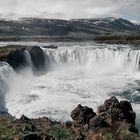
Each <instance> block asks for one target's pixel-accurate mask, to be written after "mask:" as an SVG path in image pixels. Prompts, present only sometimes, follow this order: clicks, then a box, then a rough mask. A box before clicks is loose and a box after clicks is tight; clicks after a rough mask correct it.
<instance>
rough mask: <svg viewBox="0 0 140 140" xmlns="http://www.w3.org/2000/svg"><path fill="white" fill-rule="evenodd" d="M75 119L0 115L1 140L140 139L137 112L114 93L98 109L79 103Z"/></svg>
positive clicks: (73, 115) (74, 111)
mask: <svg viewBox="0 0 140 140" xmlns="http://www.w3.org/2000/svg"><path fill="white" fill-rule="evenodd" d="M71 118H72V119H73V121H69V122H65V123H64V122H56V121H51V120H50V119H49V118H47V117H44V118H38V119H29V118H27V117H26V116H24V115H22V116H21V118H20V119H14V118H5V117H1V118H0V140H140V135H139V134H138V130H137V128H136V127H135V118H136V114H135V112H134V111H133V109H132V106H131V104H130V102H128V101H120V102H119V101H118V100H117V99H116V98H115V97H111V98H110V99H108V100H105V102H104V104H103V105H101V106H99V107H98V110H97V113H95V112H94V111H93V109H92V108H89V107H87V106H82V105H78V106H77V107H76V108H75V109H74V110H73V111H72V112H71Z"/></svg>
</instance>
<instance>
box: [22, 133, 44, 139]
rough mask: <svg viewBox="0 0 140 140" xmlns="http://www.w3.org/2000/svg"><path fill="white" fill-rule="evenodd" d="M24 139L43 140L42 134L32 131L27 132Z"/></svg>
mask: <svg viewBox="0 0 140 140" xmlns="http://www.w3.org/2000/svg"><path fill="white" fill-rule="evenodd" d="M23 140H42V138H41V136H40V135H38V134H36V133H32V134H27V135H25V136H24V137H23Z"/></svg>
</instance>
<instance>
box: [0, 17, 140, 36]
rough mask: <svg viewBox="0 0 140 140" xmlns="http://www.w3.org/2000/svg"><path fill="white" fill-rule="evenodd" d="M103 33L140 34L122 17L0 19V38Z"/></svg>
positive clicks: (136, 28) (138, 28)
mask: <svg viewBox="0 0 140 140" xmlns="http://www.w3.org/2000/svg"><path fill="white" fill-rule="evenodd" d="M101 35H102V36H103V35H140V26H139V25H136V24H134V23H132V22H130V21H128V20H125V19H122V18H113V17H108V18H95V19H71V20H60V19H42V18H22V19H18V20H7V19H0V38H4V37H17V38H20V37H25V38H27V37H31V38H32V37H36V38H37V37H48V38H53V37H60V38H87V39H88V38H95V37H96V36H101Z"/></svg>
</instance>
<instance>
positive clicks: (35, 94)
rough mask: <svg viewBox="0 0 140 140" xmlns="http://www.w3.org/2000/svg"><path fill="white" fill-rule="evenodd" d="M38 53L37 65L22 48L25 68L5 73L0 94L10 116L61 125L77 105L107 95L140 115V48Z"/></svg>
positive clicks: (90, 103) (98, 101)
mask: <svg viewBox="0 0 140 140" xmlns="http://www.w3.org/2000/svg"><path fill="white" fill-rule="evenodd" d="M41 50H42V51H40V52H41V54H42V55H43V57H42V58H40V59H39V61H40V62H41V63H42V65H41V66H40V65H39V64H40V63H38V62H37V60H38V59H35V57H32V56H31V53H30V51H28V50H25V51H24V56H25V58H26V63H27V65H26V68H24V69H23V70H21V71H20V73H13V72H12V73H11V74H10V84H9V86H8V88H9V91H8V92H7V94H5V96H4V101H5V107H6V108H7V109H8V112H9V113H10V114H12V115H14V116H16V117H20V116H21V115H22V114H25V115H26V116H28V117H41V116H48V117H50V118H53V119H56V120H62V121H65V120H69V119H70V118H69V113H70V111H71V110H72V109H73V108H74V107H75V106H76V105H77V104H79V103H80V104H82V105H87V106H91V107H92V108H96V107H97V106H99V105H100V104H102V103H103V101H104V99H105V98H109V97H110V96H111V95H115V96H117V97H118V98H119V99H127V100H129V101H131V102H132V103H133V106H134V109H135V111H136V112H137V114H138V115H139V114H140V112H139V111H138V108H139V107H140V100H139V99H140V89H139V85H140V73H139V69H140V50H138V49H132V48H131V47H120V46H117V47H116V46H111V47H110V46H106V45H105V46H102V47H101V46H98V45H97V46H96V47H95V46H78V45H75V46H69V47H66V46H62V47H58V48H56V49H50V48H48V49H47V48H44V47H41ZM42 52H43V53H42ZM32 53H33V52H32ZM44 56H45V57H44ZM38 57H40V56H38ZM34 60H35V61H34ZM33 61H34V62H33ZM35 62H36V63H35ZM35 64H38V65H39V70H40V68H42V69H43V68H44V69H43V70H42V71H43V75H40V76H35V75H34V70H35V68H38V65H36V66H35ZM93 101H94V102H93Z"/></svg>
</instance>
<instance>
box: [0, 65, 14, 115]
mask: <svg viewBox="0 0 140 140" xmlns="http://www.w3.org/2000/svg"><path fill="white" fill-rule="evenodd" d="M12 71H13V69H12V67H10V66H9V65H8V64H7V63H5V62H0V113H4V112H5V113H6V112H7V109H6V108H5V104H6V103H5V94H6V93H7V91H8V80H9V79H8V77H9V74H10V73H11V72H12Z"/></svg>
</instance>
